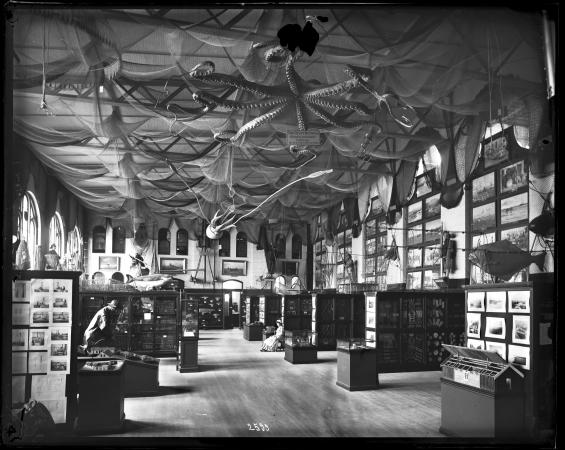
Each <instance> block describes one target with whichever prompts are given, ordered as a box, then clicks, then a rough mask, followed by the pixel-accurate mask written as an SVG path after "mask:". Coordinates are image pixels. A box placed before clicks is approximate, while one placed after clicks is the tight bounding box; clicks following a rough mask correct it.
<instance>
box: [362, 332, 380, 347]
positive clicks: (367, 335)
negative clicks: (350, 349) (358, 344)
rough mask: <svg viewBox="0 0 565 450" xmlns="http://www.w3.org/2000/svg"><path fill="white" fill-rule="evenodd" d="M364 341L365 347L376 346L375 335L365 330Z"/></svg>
mask: <svg viewBox="0 0 565 450" xmlns="http://www.w3.org/2000/svg"><path fill="white" fill-rule="evenodd" d="M365 340H366V341H367V347H375V346H376V345H377V343H376V340H377V335H376V333H375V332H374V331H370V330H365Z"/></svg>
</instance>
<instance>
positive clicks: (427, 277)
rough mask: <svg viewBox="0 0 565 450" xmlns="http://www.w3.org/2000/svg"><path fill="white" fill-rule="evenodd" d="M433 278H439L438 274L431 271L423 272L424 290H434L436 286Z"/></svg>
mask: <svg viewBox="0 0 565 450" xmlns="http://www.w3.org/2000/svg"><path fill="white" fill-rule="evenodd" d="M434 278H439V272H435V271H433V270H424V284H423V286H422V287H423V288H424V289H435V288H437V285H436V284H435V283H434Z"/></svg>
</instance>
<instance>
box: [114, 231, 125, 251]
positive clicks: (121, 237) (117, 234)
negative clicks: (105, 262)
mask: <svg viewBox="0 0 565 450" xmlns="http://www.w3.org/2000/svg"><path fill="white" fill-rule="evenodd" d="M125 252H126V229H125V228H124V227H122V226H117V227H114V228H113V229H112V253H125Z"/></svg>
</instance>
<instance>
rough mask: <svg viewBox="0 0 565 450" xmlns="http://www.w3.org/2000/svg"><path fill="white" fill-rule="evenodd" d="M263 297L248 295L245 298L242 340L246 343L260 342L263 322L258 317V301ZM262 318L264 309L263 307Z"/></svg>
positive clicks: (259, 316)
mask: <svg viewBox="0 0 565 450" xmlns="http://www.w3.org/2000/svg"><path fill="white" fill-rule="evenodd" d="M261 298H262V299H263V306H264V302H265V297H259V295H249V296H247V297H246V298H245V323H244V324H243V338H244V339H245V340H247V341H260V340H261V339H262V333H263V322H262V321H261V315H260V300H261ZM263 316H264V307H263Z"/></svg>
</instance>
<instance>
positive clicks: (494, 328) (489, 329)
mask: <svg viewBox="0 0 565 450" xmlns="http://www.w3.org/2000/svg"><path fill="white" fill-rule="evenodd" d="M485 337H490V338H496V339H505V338H506V321H505V320H504V317H487V320H486V324H485Z"/></svg>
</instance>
